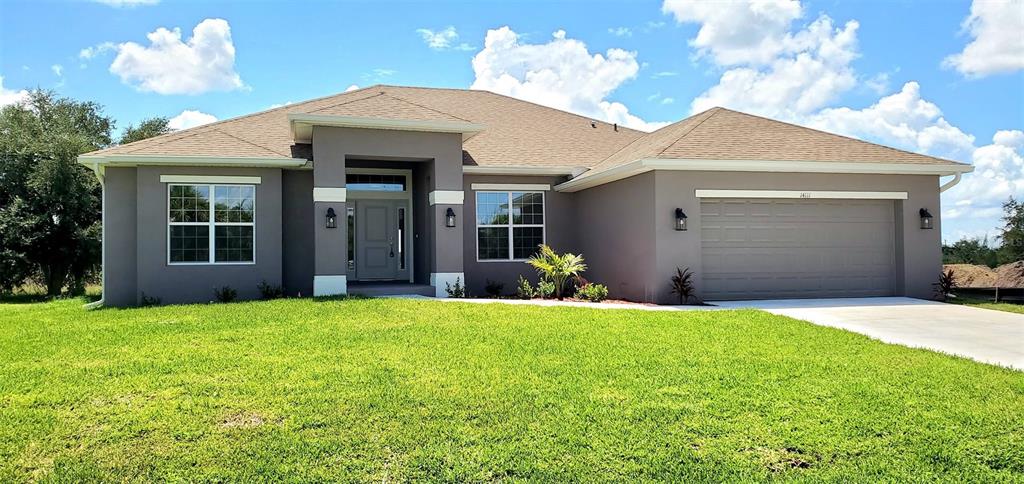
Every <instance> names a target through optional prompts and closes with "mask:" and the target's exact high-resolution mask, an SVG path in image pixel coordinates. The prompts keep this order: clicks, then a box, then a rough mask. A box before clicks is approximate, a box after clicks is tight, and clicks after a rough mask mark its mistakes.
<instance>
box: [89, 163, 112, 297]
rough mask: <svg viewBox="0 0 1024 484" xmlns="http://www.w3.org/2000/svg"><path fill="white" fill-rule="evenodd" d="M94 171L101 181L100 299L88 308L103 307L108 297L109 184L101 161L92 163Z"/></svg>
mask: <svg viewBox="0 0 1024 484" xmlns="http://www.w3.org/2000/svg"><path fill="white" fill-rule="evenodd" d="M92 171H93V172H95V173H96V179H97V180H99V182H100V299H99V300H98V301H93V302H91V303H88V304H86V305H85V306H83V308H85V309H87V310H88V309H98V308H101V307H103V303H104V302H105V300H106V297H107V184H106V183H105V180H104V173H103V167H101V166H100V165H99V163H93V164H92Z"/></svg>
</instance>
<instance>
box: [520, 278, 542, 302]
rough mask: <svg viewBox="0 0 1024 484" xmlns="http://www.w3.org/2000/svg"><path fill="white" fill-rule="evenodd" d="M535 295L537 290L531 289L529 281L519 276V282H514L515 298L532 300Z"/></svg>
mask: <svg viewBox="0 0 1024 484" xmlns="http://www.w3.org/2000/svg"><path fill="white" fill-rule="evenodd" d="M536 295H537V290H535V289H534V288H533V285H532V284H530V281H529V280H528V279H527V278H525V277H523V276H519V280H518V281H516V297H518V298H519V299H533V297H534V296H536Z"/></svg>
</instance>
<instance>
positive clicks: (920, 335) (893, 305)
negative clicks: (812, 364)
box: [713, 297, 1024, 370]
mask: <svg viewBox="0 0 1024 484" xmlns="http://www.w3.org/2000/svg"><path fill="white" fill-rule="evenodd" d="M713 304H715V305H717V306H719V307H722V308H756V309H762V310H764V311H768V312H770V313H773V314H779V315H783V316H789V317H791V318H796V319H802V320H804V321H810V322H812V323H814V324H819V325H822V326H832V327H834V328H842V329H845V330H849V331H853V332H855V333H861V334H864V335H867V336H870V337H872V338H875V339H878V340H881V341H884V342H886V343H895V344H900V345H904V346H911V347H915V348H927V349H930V350H935V351H941V352H943V353H951V354H955V355H960V356H966V357H968V358H972V359H974V360H977V361H981V362H985V363H992V364H996V365H1001V366H1006V367H1011V368H1015V369H1017V370H1024V315H1022V314H1013V313H1007V312H1002V311H993V310H990V309H979V308H973V307H968V306H957V305H953V304H943V303H937V302H933V301H922V300H920V299H910V298H902V297H879V298H862V299H804V300H800V299H795V300H770V301H728V302H715V303H713Z"/></svg>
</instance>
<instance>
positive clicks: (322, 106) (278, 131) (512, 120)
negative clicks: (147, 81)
mask: <svg viewBox="0 0 1024 484" xmlns="http://www.w3.org/2000/svg"><path fill="white" fill-rule="evenodd" d="M289 114H320V115H337V116H351V117H370V118H383V119H403V120H417V121H456V122H471V123H476V124H482V125H484V130H483V131H482V132H481V133H479V134H476V135H475V136H473V137H472V138H470V139H468V140H467V141H466V142H465V143H463V162H464V163H465V164H467V165H480V166H496V167H501V166H537V167H545V166H549V167H550V166H558V167H590V166H593V165H594V164H596V163H597V162H598V161H600V160H602V159H604V158H605V157H607V156H608V155H609V154H611V153H613V152H615V151H617V150H619V149H620V148H622V147H623V146H625V145H627V144H629V143H630V142H631V141H633V140H634V139H636V138H638V137H640V136H642V135H643V134H644V133H642V132H640V131H636V130H632V129H628V128H624V127H621V126H620V127H618V130H617V131H616V130H615V129H614V127H613V125H612V124H609V123H604V122H600V121H593V123H594V124H593V126H594V127H592V125H591V123H592V120H591V119H589V118H586V117H583V116H578V115H575V114H572V113H568V112H565V111H560V110H558V109H553V108H549V107H546V106H541V105H539V104H534V103H531V102H527V101H522V100H519V99H515V98H511V97H508V96H503V95H500V94H495V93H492V92H488V91H475V90H466V89H439V88H419V87H397V86H372V87H368V88H364V89H359V90H355V91H351V92H347V93H342V94H337V95H333V96H328V97H324V98H319V99H313V100H310V101H305V102H301V103H295V104H290V105H287V106H283V107H280V108H276V109H271V110H269V111H263V112H259V113H255V114H250V115H247V116H242V117H238V118H233V119H228V120H224V121H218V122H216V123H211V124H208V125H204V126H199V127H196V128H191V129H187V130H183V131H178V132H175V133H170V134H166V135H163V136H157V137H155V138H150V139H146V140H142V141H137V142H135V143H129V144H126V145H121V146H115V147H112V148H108V149H105V150H102V151H97V152H93V153H89V156H96V155H118V154H121V155H123V154H136V155H158V156H159V155H185V154H191V155H197V156H225V157H228V156H231V157H237V156H245V157H266V158H280V157H282V156H284V157H291V156H293V153H295V154H296V155H295V156H302V155H301V153H309V152H310V150H308V149H303V148H304V147H305V145H295V143H294V141H293V139H292V133H291V128H290V125H289V121H288V115H289Z"/></svg>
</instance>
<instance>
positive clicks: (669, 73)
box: [651, 71, 679, 79]
mask: <svg viewBox="0 0 1024 484" xmlns="http://www.w3.org/2000/svg"><path fill="white" fill-rule="evenodd" d="M678 75H679V73H678V72H673V71H661V72H655V73H654V74H651V79H661V78H663V77H676V76H678Z"/></svg>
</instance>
